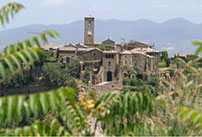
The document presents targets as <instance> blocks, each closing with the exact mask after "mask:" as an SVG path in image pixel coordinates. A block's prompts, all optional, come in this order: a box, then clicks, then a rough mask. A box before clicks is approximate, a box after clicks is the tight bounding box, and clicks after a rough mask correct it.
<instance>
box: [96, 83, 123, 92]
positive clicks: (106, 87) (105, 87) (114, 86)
mask: <svg viewBox="0 0 202 137" xmlns="http://www.w3.org/2000/svg"><path fill="white" fill-rule="evenodd" d="M95 88H96V91H98V92H99V93H100V94H106V93H109V92H112V91H120V90H121V89H122V81H112V82H103V83H100V84H98V85H95Z"/></svg>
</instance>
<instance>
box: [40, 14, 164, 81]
mask: <svg viewBox="0 0 202 137" xmlns="http://www.w3.org/2000/svg"><path fill="white" fill-rule="evenodd" d="M84 21H85V22H84V25H85V29H84V44H69V45H63V46H58V45H53V44H46V45H44V46H43V49H44V50H45V51H50V52H52V53H53V55H54V56H55V57H56V56H58V58H59V59H58V61H59V62H61V63H65V64H66V65H68V64H69V63H71V62H72V61H73V60H79V61H80V65H81V72H80V73H81V79H82V76H83V75H84V72H85V71H86V70H90V72H89V73H90V81H89V84H93V85H98V84H101V83H106V82H119V83H122V78H121V71H120V70H119V68H118V66H120V65H122V66H127V67H129V68H133V69H136V70H139V71H144V72H145V71H146V72H156V71H157V70H158V62H159V60H160V59H161V56H162V52H160V51H158V50H156V49H155V48H154V46H153V45H149V44H145V43H142V42H139V41H130V42H128V43H127V42H125V40H124V39H123V42H122V43H119V42H116V41H113V40H111V39H110V38H108V39H106V40H104V41H101V42H100V41H94V34H95V33H94V31H95V30H94V26H95V18H94V17H92V16H87V17H85V20H84ZM102 45H103V46H110V47H111V48H110V49H108V50H105V49H103V50H102V49H100V48H99V47H100V46H102Z"/></svg>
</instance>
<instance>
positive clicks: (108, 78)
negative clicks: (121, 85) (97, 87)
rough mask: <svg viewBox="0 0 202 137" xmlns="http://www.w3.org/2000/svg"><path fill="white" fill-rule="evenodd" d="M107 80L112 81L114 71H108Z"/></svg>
mask: <svg viewBox="0 0 202 137" xmlns="http://www.w3.org/2000/svg"><path fill="white" fill-rule="evenodd" d="M107 81H112V72H111V71H108V72H107Z"/></svg>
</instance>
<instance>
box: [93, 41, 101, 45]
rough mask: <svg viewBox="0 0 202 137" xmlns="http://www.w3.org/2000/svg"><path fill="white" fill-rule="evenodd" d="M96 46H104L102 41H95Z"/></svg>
mask: <svg viewBox="0 0 202 137" xmlns="http://www.w3.org/2000/svg"><path fill="white" fill-rule="evenodd" d="M94 44H96V45H101V44H102V41H95V42H94Z"/></svg>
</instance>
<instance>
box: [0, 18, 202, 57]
mask: <svg viewBox="0 0 202 137" xmlns="http://www.w3.org/2000/svg"><path fill="white" fill-rule="evenodd" d="M50 29H53V30H55V31H57V32H58V33H59V34H60V35H61V37H60V38H59V39H56V40H54V39H50V42H51V43H55V44H67V43H83V37H84V36H83V35H84V21H83V20H79V21H76V22H73V23H70V24H64V25H40V24H36V25H30V26H25V27H20V28H14V29H9V30H5V31H0V44H1V45H2V46H1V48H3V47H4V46H5V45H9V44H12V43H16V42H18V41H22V40H24V39H27V38H29V37H31V36H33V35H32V34H30V33H28V32H43V31H44V30H50ZM108 37H110V39H112V40H115V41H120V38H125V39H126V40H127V41H130V40H138V41H143V42H146V43H150V44H151V43H154V44H155V47H156V48H157V49H159V50H168V51H169V53H170V55H173V54H174V53H178V52H182V53H194V51H195V50H196V48H195V47H193V46H191V44H190V43H191V42H192V41H195V40H199V41H202V24H194V23H191V22H189V21H187V20H185V19H183V18H177V19H171V20H168V21H166V22H163V23H156V22H153V21H150V20H146V19H140V20H137V21H122V20H116V19H110V20H96V22H95V41H103V40H105V39H107V38H108Z"/></svg>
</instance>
